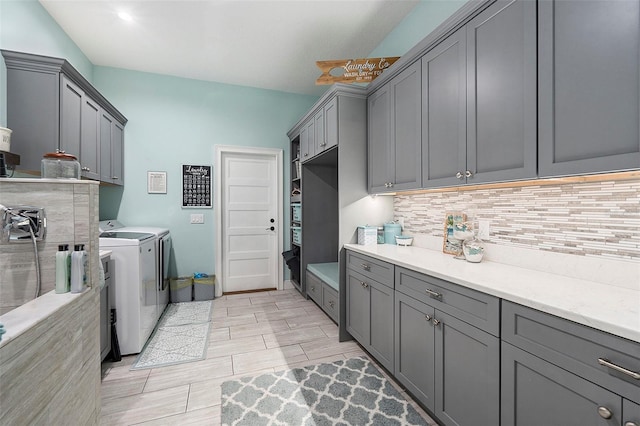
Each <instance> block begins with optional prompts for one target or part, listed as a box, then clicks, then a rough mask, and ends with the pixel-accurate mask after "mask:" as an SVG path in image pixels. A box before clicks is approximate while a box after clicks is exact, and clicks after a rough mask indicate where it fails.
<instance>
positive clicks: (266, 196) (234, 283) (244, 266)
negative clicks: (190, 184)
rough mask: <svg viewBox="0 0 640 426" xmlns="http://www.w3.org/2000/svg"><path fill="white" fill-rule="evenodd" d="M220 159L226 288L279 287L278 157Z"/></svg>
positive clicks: (238, 154) (233, 155)
mask: <svg viewBox="0 0 640 426" xmlns="http://www.w3.org/2000/svg"><path fill="white" fill-rule="evenodd" d="M220 160H221V161H220V163H219V164H221V166H222V167H221V170H220V172H221V175H222V188H221V190H222V193H221V194H220V199H221V201H222V206H221V219H222V220H221V235H220V238H221V241H222V250H223V253H222V285H223V286H224V291H225V292H234V291H245V290H259V289H267V288H279V287H280V284H279V282H278V281H279V276H280V275H279V271H278V265H279V264H280V263H281V262H279V261H278V259H279V257H280V253H279V251H280V250H279V245H278V235H279V234H280V233H281V230H280V220H281V219H280V218H279V216H280V215H279V209H278V205H279V200H278V195H279V192H278V165H279V163H278V161H277V157H276V156H274V155H263V154H255V153H242V152H223V153H222V154H221V158H220Z"/></svg>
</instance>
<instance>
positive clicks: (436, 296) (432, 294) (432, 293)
mask: <svg viewBox="0 0 640 426" xmlns="http://www.w3.org/2000/svg"><path fill="white" fill-rule="evenodd" d="M424 291H425V292H426V293H427V294H428V295H429V296H430V297H432V298H434V299H441V298H442V294H440V293H438V292H437V291H433V290H430V289H428V288H426V289H425V290H424Z"/></svg>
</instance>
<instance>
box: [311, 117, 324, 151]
mask: <svg viewBox="0 0 640 426" xmlns="http://www.w3.org/2000/svg"><path fill="white" fill-rule="evenodd" d="M324 126H325V124H324V110H322V109H320V111H318V112H317V113H316V115H315V117H314V118H313V127H314V130H315V132H316V134H315V146H316V148H315V152H316V154H320V153H321V152H322V151H324V150H325V149H326V148H327V141H326V140H325V132H324Z"/></svg>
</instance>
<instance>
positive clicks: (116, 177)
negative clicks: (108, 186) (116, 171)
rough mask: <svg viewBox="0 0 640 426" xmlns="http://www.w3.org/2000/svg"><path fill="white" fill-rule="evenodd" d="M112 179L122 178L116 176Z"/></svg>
mask: <svg viewBox="0 0 640 426" xmlns="http://www.w3.org/2000/svg"><path fill="white" fill-rule="evenodd" d="M111 179H116V180H117V179H120V178H119V177H118V176H114V177H112V178H111Z"/></svg>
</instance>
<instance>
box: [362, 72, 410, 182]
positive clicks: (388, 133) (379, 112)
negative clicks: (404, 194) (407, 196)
mask: <svg viewBox="0 0 640 426" xmlns="http://www.w3.org/2000/svg"><path fill="white" fill-rule="evenodd" d="M420 69H421V63H420V61H417V62H415V63H414V64H413V65H411V66H409V68H407V69H406V70H404V71H403V72H401V73H400V74H399V75H397V76H396V77H394V78H393V79H392V80H391V81H390V82H389V83H387V84H386V85H385V86H387V88H386V89H385V88H383V89H381V90H383V92H381V93H378V92H376V93H374V94H373V95H372V97H371V98H370V100H369V106H370V109H369V114H371V112H372V110H373V114H372V115H370V116H369V117H368V122H369V141H370V142H369V144H370V149H371V150H372V151H373V152H370V153H369V161H370V163H369V168H370V172H369V173H370V180H371V182H370V184H369V190H370V192H385V191H387V192H388V191H398V190H405V189H417V188H420V184H421V180H422V178H421V176H422V166H421V156H420V153H421V150H422V146H421V142H420V141H421V126H422V124H421V113H420V112H421V107H422V101H421V98H420V93H421V92H420V86H421V84H422V81H421V73H420ZM376 103H378V104H379V105H378V106H376V105H375V104H376ZM385 104H388V106H387V105H385ZM379 120H382V122H378V121H379ZM372 145H373V146H372ZM382 152H384V153H386V155H384V154H383V157H382V158H379V157H376V156H379V155H380V153H382ZM374 168H375V170H372V169H374Z"/></svg>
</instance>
